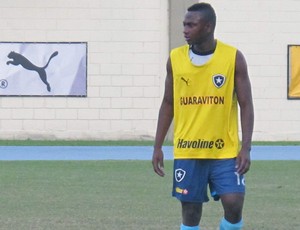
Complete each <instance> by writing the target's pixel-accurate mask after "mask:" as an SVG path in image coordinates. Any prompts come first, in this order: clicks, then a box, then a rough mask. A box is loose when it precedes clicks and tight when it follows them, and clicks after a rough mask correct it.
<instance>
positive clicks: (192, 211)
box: [182, 202, 202, 226]
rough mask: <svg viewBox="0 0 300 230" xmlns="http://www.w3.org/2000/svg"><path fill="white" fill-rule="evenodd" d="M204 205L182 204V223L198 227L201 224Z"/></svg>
mask: <svg viewBox="0 0 300 230" xmlns="http://www.w3.org/2000/svg"><path fill="white" fill-rule="evenodd" d="M201 213H202V204H199V203H187V202H182V223H183V224H184V225H187V226H196V225H198V224H199V222H200V218H201Z"/></svg>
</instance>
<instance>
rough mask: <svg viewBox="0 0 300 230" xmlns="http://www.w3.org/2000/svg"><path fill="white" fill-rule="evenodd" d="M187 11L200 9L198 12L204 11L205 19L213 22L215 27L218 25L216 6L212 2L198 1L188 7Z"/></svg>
mask: <svg viewBox="0 0 300 230" xmlns="http://www.w3.org/2000/svg"><path fill="white" fill-rule="evenodd" d="M187 11H190V12H197V11H198V12H201V13H203V14H204V17H205V20H207V21H208V22H211V23H212V25H213V27H215V26H216V20H217V17H216V13H215V10H214V8H213V7H212V6H211V5H210V4H208V3H205V2H201V3H196V4H194V5H192V6H190V7H189V8H188V9H187Z"/></svg>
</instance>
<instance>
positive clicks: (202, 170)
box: [172, 160, 208, 230]
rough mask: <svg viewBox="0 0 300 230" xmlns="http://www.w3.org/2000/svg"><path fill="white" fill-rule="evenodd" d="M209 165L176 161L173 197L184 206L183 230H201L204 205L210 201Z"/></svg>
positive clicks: (189, 161)
mask: <svg viewBox="0 0 300 230" xmlns="http://www.w3.org/2000/svg"><path fill="white" fill-rule="evenodd" d="M207 168H208V164H207V163H205V162H204V161H199V160H174V180H173V193H172V194H173V196H174V197H176V198H177V199H178V200H179V201H180V202H181V205H182V225H181V228H180V229H181V230H199V229H200V228H199V222H200V219H201V213H202V203H203V202H207V201H208V197H207V180H208V179H207V177H208V169H207Z"/></svg>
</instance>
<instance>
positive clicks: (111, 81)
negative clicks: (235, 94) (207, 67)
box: [0, 0, 300, 141]
mask: <svg viewBox="0 0 300 230" xmlns="http://www.w3.org/2000/svg"><path fill="white" fill-rule="evenodd" d="M171 1H175V0H171ZM207 2H210V3H211V4H212V5H213V6H214V8H215V9H216V12H217V17H218V22H217V28H216V37H217V38H218V39H220V40H222V41H224V42H227V43H230V44H232V45H235V46H237V47H238V48H239V49H240V50H241V51H242V52H243V53H244V55H245V56H246V59H247V62H248V66H249V73H250V77H251V81H252V86H253V97H254V103H255V131H254V140H274V141H275V140H299V139H300V116H299V114H300V101H299V100H287V97H286V94H287V45H288V44H300V35H299V34H300V17H299V14H300V1H295V0H273V1H270V0H251V1H241V0H226V1H224V0H207ZM182 16H183V15H182ZM178 26H182V24H179V25H178ZM0 30H1V39H0V40H1V41H16V42H20V41H26V42H27V41H30V42H34V41H37V42H47V41H49V42H53V41H54V42H64V41H86V42H88V96H87V97H86V98H52V97H51V98H48V97H0V107H1V109H0V130H1V132H0V138H1V139H28V138H30V139H152V138H153V136H154V133H155V128H156V121H157V114H158V108H159V106H160V102H161V97H162V92H163V82H164V77H165V63H166V60H167V57H168V52H169V51H168V47H169V46H168V40H169V38H168V32H169V30H168V1H167V0H151V1H149V0H126V1H125V0H85V1H82V0H43V1H35V0H26V1H25V0H14V1H6V0H5V1H4V0H1V4H0Z"/></svg>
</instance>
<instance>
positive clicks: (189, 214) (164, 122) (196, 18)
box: [152, 12, 254, 226]
mask: <svg viewBox="0 0 300 230" xmlns="http://www.w3.org/2000/svg"><path fill="white" fill-rule="evenodd" d="M183 26H184V31H183V33H184V37H185V39H186V42H187V43H188V44H190V45H193V46H194V49H195V50H196V51H197V52H199V53H207V52H209V51H211V50H214V49H215V47H216V40H215V39H214V29H215V28H214V27H215V26H214V24H213V23H212V22H209V21H207V20H205V18H204V15H203V13H202V12H187V13H186V15H185V18H184V21H183ZM235 93H236V95H237V99H238V103H239V106H240V118H241V129H242V148H241V150H240V152H239V153H238V155H237V158H236V170H237V172H238V173H239V174H240V175H242V174H245V173H247V172H248V170H249V169H250V164H251V160H250V149H251V138H252V132H253V121H254V112H253V103H252V93H251V84H250V80H249V76H248V70H247V63H246V61H245V58H244V56H243V54H242V53H241V52H240V51H237V54H236V66H235ZM172 120H173V73H172V67H171V61H170V58H169V59H168V61H167V76H166V80H165V92H164V97H163V101H162V104H161V107H160V110H159V117H158V124H157V131H156V137H155V145H154V151H153V157H152V165H153V169H154V171H155V173H157V174H158V175H159V176H161V177H163V176H164V175H165V173H164V155H163V151H162V145H163V142H164V139H165V136H166V134H167V131H168V129H169V127H170V125H171V122H172ZM220 198H221V202H222V205H223V209H224V217H225V219H226V220H227V221H229V222H231V223H237V222H239V221H240V220H241V218H242V209H243V204H244V195H243V194H240V193H233V194H225V195H221V196H220ZM201 215H202V203H188V202H182V223H183V224H184V225H187V226H196V225H199V223H200V219H201Z"/></svg>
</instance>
